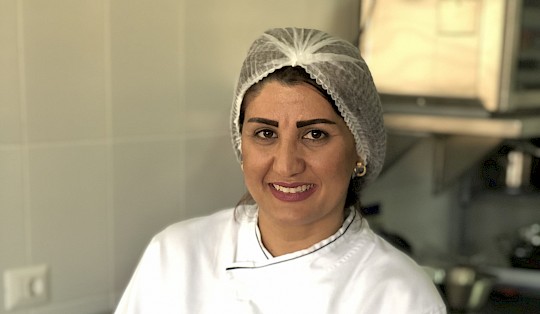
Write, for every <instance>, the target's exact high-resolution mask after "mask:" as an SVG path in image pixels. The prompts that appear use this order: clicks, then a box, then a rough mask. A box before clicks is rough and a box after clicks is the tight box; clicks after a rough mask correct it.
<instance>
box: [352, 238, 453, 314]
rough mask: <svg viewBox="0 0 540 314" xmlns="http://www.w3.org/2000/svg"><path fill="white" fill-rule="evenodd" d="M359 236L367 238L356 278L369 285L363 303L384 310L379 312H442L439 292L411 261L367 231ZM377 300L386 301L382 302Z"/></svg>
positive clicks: (442, 306) (443, 307)
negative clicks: (366, 297)
mask: <svg viewBox="0 0 540 314" xmlns="http://www.w3.org/2000/svg"><path fill="white" fill-rule="evenodd" d="M364 232H365V233H364V234H363V237H368V238H370V241H369V243H370V244H369V245H368V246H364V247H363V248H364V249H365V250H364V255H363V258H362V261H361V265H362V266H361V267H358V268H357V270H356V271H355V272H356V276H358V277H361V280H359V282H361V283H362V284H364V285H367V286H369V287H370V288H369V297H368V300H365V302H366V303H370V302H373V304H372V306H374V307H377V308H378V307H380V306H382V307H383V308H384V309H383V310H382V311H381V312H379V313H446V310H445V305H444V302H443V301H442V298H441V296H440V293H439V291H438V290H437V288H436V287H435V285H434V284H433V282H432V281H431V279H430V278H429V276H428V275H427V273H426V272H425V271H424V270H423V269H422V267H420V266H419V265H418V264H417V263H416V262H415V261H414V260H413V259H412V258H410V257H409V256H407V255H406V254H405V253H403V252H401V251H399V250H398V249H396V248H395V247H393V246H392V245H391V244H389V243H388V242H386V241H385V240H384V239H382V238H381V237H379V236H378V235H376V234H375V233H373V232H372V231H371V230H369V228H368V230H364ZM381 300H388V302H382V303H383V304H382V305H381V304H380V302H381Z"/></svg>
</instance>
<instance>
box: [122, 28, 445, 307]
mask: <svg viewBox="0 0 540 314" xmlns="http://www.w3.org/2000/svg"><path fill="white" fill-rule="evenodd" d="M381 112H382V111H381V106H380V102H379V98H378V95H377V92H376V89H375V87H374V84H373V80H372V78H371V75H370V73H369V70H368V68H367V66H366V64H365V62H364V61H363V60H362V58H361V57H360V56H359V54H358V50H357V49H356V48H355V47H354V46H353V45H351V44H349V43H347V42H345V41H343V40H341V39H338V38H335V37H332V36H330V35H328V34H326V33H323V32H320V31H317V30H307V29H295V28H286V29H273V30H269V31H267V32H265V33H264V34H263V35H262V36H261V37H259V38H258V39H257V40H256V41H255V42H254V43H253V45H252V46H251V49H250V50H249V52H248V56H247V58H246V59H245V61H244V64H243V67H242V70H241V74H240V80H239V83H238V87H237V90H236V97H235V100H234V103H233V108H232V111H231V123H232V127H231V130H232V139H233V146H234V148H235V151H236V153H237V156H238V158H239V160H240V161H241V167H242V170H243V172H244V179H245V184H246V187H247V189H248V195H247V196H246V197H244V199H243V200H242V201H241V204H239V205H238V206H237V207H236V208H235V209H228V210H224V211H220V212H218V213H216V214H213V215H211V216H208V217H204V218H196V219H192V220H188V221H184V222H180V223H177V224H174V225H172V226H170V227H169V228H167V229H166V230H164V231H163V232H161V233H160V234H158V235H157V236H156V237H154V239H153V240H152V242H151V243H150V245H149V246H148V248H147V250H146V252H145V254H144V256H143V258H142V260H141V262H140V264H139V266H138V268H137V270H136V272H135V274H134V276H133V279H132V280H131V282H130V284H129V286H128V288H127V290H126V292H125V294H124V296H123V297H122V300H121V301H120V304H119V306H118V308H117V311H116V313H370V314H372V313H392V314H394V313H445V312H446V311H445V307H444V304H443V302H442V301H441V299H440V297H439V294H438V292H437V290H436V289H435V287H434V286H433V284H432V283H431V282H430V280H429V279H428V278H427V276H426V275H425V274H424V273H423V272H422V270H421V269H420V268H419V267H418V265H416V264H415V263H414V262H413V261H412V260H411V259H409V258H408V257H407V256H405V255H404V254H402V253H401V252H399V251H398V250H397V249H395V248H393V247H392V246H391V245H389V244H388V243H386V242H385V241H384V240H382V239H381V238H380V237H378V236H376V235H375V234H374V233H373V232H372V231H371V230H370V229H369V226H368V223H367V222H366V221H365V220H364V219H363V218H362V217H361V215H360V214H359V212H358V210H357V208H358V207H359V192H360V190H361V189H362V188H363V187H364V186H365V185H366V184H368V183H369V182H371V181H372V180H373V179H375V178H376V177H377V175H378V173H379V172H380V169H381V167H382V163H383V159H384V149H385V132H384V128H383V123H382V113H381Z"/></svg>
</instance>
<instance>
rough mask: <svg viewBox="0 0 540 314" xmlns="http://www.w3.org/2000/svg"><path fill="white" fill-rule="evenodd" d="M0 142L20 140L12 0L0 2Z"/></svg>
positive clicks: (15, 32) (16, 54)
mask: <svg viewBox="0 0 540 314" xmlns="http://www.w3.org/2000/svg"><path fill="white" fill-rule="evenodd" d="M0 47H2V49H0V145H2V144H6V143H19V142H20V141H21V128H20V121H21V116H20V108H19V106H20V103H19V92H20V91H19V68H18V62H19V54H18V47H17V3H16V0H4V1H0Z"/></svg>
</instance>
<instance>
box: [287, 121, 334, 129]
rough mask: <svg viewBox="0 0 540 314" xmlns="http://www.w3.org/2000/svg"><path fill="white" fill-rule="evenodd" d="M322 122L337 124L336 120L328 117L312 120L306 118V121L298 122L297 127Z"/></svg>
mask: <svg viewBox="0 0 540 314" xmlns="http://www.w3.org/2000/svg"><path fill="white" fill-rule="evenodd" d="M321 123H325V124H336V123H335V122H334V121H332V120H328V119H311V120H305V121H298V122H296V127H297V128H303V127H305V126H308V125H312V124H321Z"/></svg>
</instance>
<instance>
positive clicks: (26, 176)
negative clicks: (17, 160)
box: [17, 1, 33, 263]
mask: <svg viewBox="0 0 540 314" xmlns="http://www.w3.org/2000/svg"><path fill="white" fill-rule="evenodd" d="M23 6H24V2H23V1H17V50H18V66H19V104H20V109H21V111H20V119H21V139H22V149H21V157H22V174H21V175H22V182H23V195H22V197H23V200H22V201H23V211H24V236H25V255H26V262H27V263H32V262H33V256H32V253H33V251H32V210H31V208H32V202H31V200H30V195H31V191H30V189H31V187H30V155H29V146H28V142H29V135H28V133H29V123H28V103H27V98H26V92H27V89H26V67H25V65H26V64H25V61H26V60H25V46H24V14H23V11H24V7H23Z"/></svg>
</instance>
